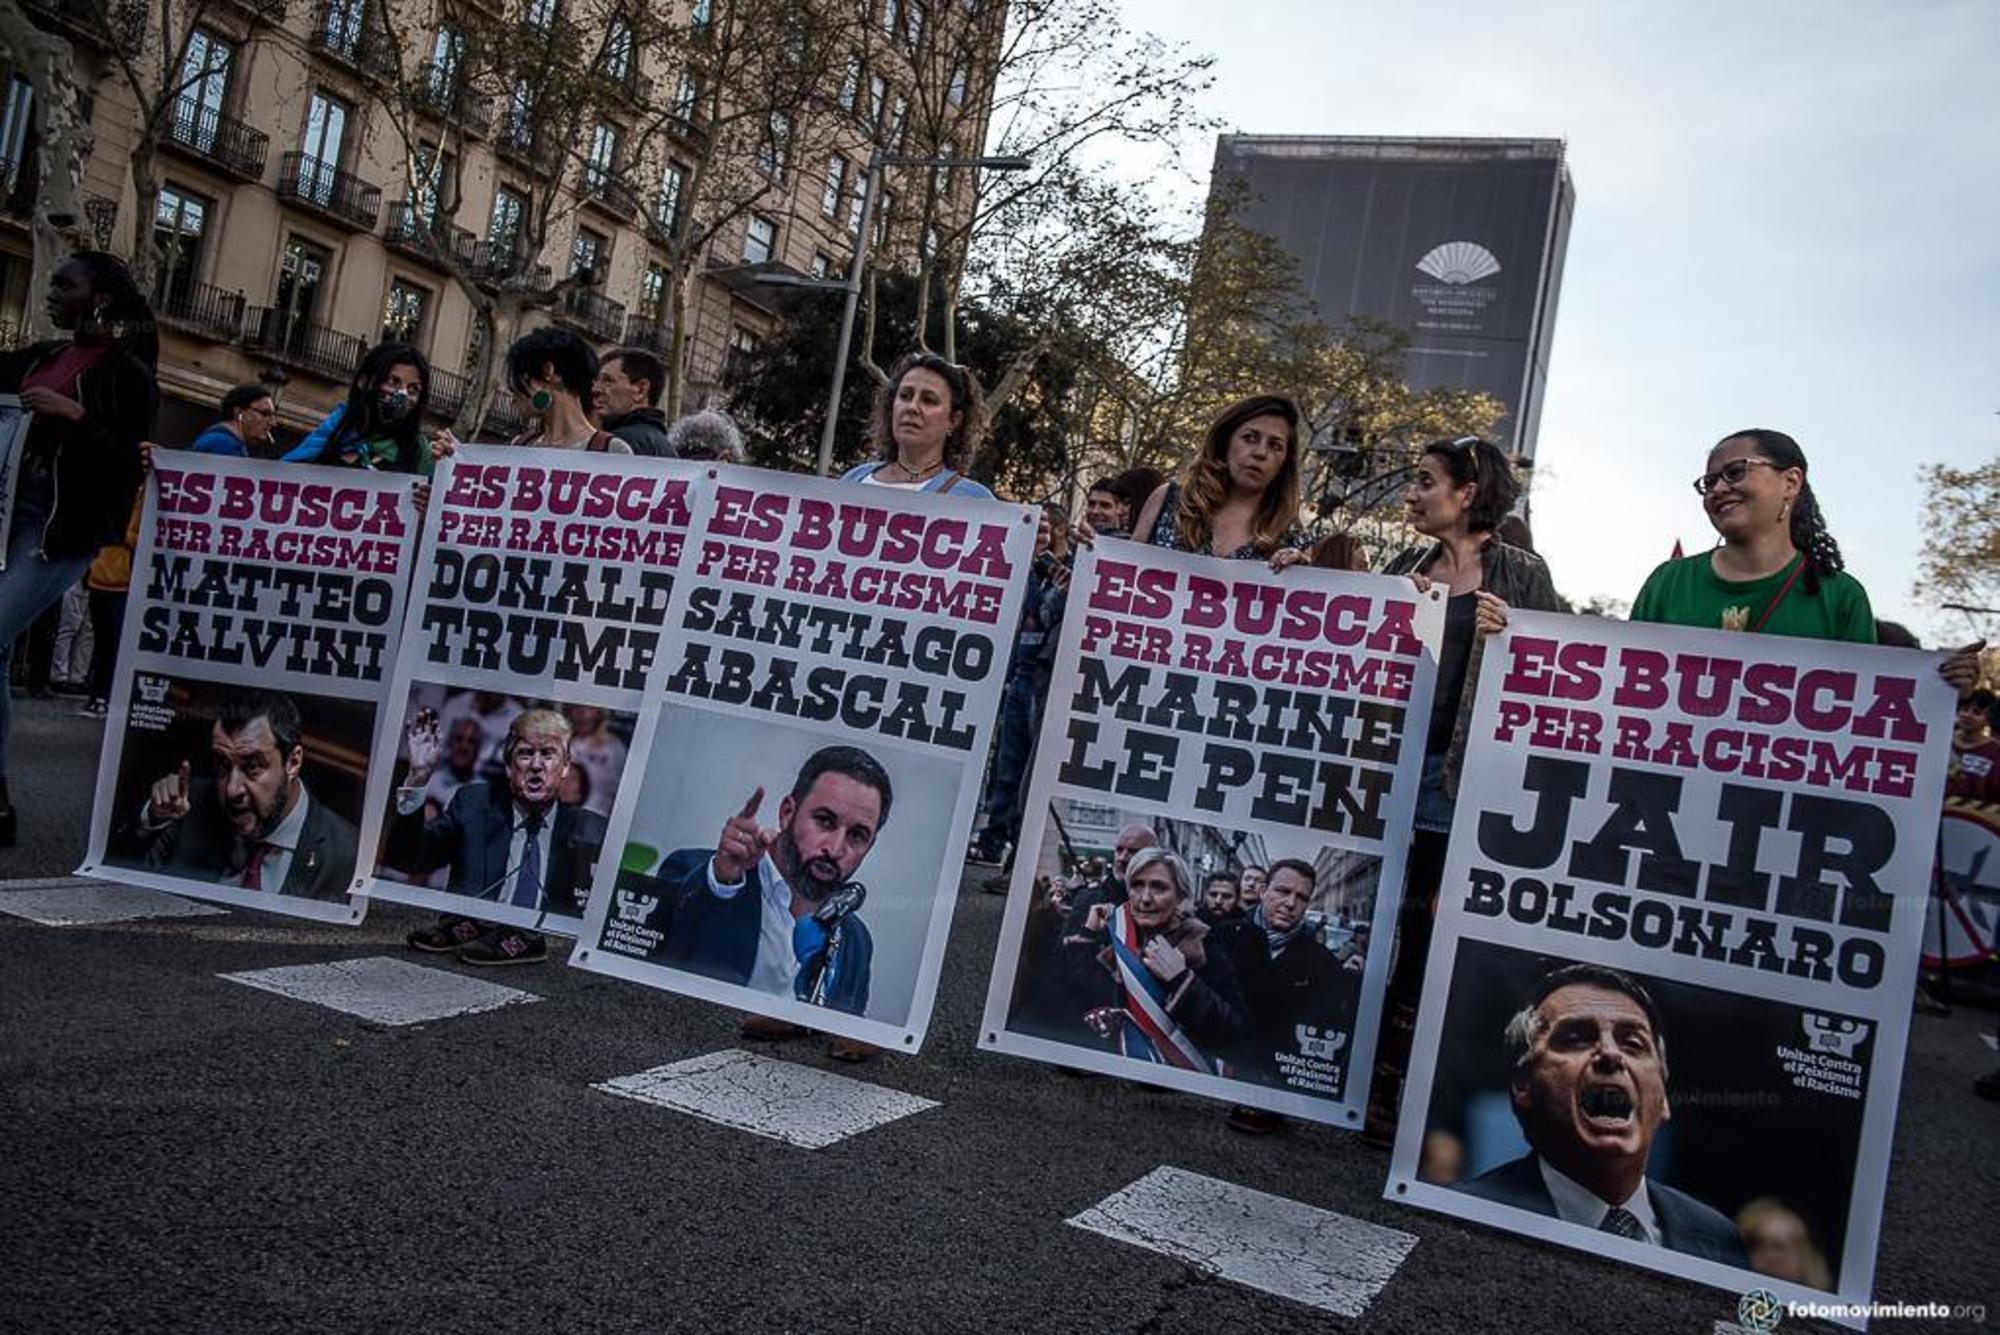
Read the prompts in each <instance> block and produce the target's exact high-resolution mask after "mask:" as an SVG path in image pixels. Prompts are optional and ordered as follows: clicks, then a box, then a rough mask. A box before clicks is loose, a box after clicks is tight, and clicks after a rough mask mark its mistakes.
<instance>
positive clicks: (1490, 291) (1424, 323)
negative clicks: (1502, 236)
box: [1410, 241, 1500, 334]
mask: <svg viewBox="0 0 2000 1335" xmlns="http://www.w3.org/2000/svg"><path fill="white" fill-rule="evenodd" d="M1417 272H1418V273H1421V274H1422V275H1424V277H1426V278H1428V279H1430V280H1431V281H1430V282H1427V283H1418V284H1416V285H1415V286H1414V287H1412V288H1411V289H1410V296H1411V297H1413V298H1414V299H1415V300H1416V303H1417V305H1418V307H1419V309H1420V314H1419V315H1418V317H1417V320H1416V327H1417V328H1418V329H1420V330H1429V331H1432V332H1436V333H1443V334H1483V333H1485V332H1486V308H1487V307H1489V306H1491V305H1492V304H1493V302H1494V300H1495V299H1496V298H1497V297H1498V296H1499V295H1500V286H1499V284H1497V283H1486V282H1483V281H1482V280H1484V279H1488V278H1491V277H1492V276H1493V275H1494V274H1497V273H1499V272H1500V261H1499V260H1497V259H1495V258H1494V255H1493V252H1492V251H1490V250H1488V249H1487V248H1486V247H1484V246H1482V245H1480V244H1479V243H1478V242H1477V241H1447V242H1445V243H1444V244H1443V245H1439V246H1432V247H1431V248H1430V250H1428V251H1426V252H1425V254H1424V257H1423V258H1422V259H1420V260H1418V261H1417Z"/></svg>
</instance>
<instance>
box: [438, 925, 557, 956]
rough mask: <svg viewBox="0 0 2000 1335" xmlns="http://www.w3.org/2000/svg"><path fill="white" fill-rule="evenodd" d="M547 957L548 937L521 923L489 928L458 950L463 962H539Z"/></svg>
mask: <svg viewBox="0 0 2000 1335" xmlns="http://www.w3.org/2000/svg"><path fill="white" fill-rule="evenodd" d="M548 957H549V943H548V939H547V938H546V937H544V936H543V935H542V934H541V933H540V932H524V931H522V930H521V929H520V928H519V927H494V928H490V929H489V930H487V931H486V932H485V933H484V934H482V935H481V936H479V937H478V938H477V939H476V940H473V941H469V942H467V943H466V944H465V945H463V946H461V947H459V951H458V962H459V963H460V964H540V963H541V962H542V961H543V960H545V959H547V958H548Z"/></svg>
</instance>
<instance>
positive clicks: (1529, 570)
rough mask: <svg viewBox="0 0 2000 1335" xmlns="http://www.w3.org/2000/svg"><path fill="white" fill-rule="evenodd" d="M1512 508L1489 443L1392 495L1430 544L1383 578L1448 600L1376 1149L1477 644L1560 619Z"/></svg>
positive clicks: (1513, 482) (1372, 1126)
mask: <svg viewBox="0 0 2000 1335" xmlns="http://www.w3.org/2000/svg"><path fill="white" fill-rule="evenodd" d="M1520 498H1521V481H1520V479H1519V478H1518V477H1517V476H1516V475H1515V473H1514V468H1513V465H1512V464H1511V463H1510V462H1509V461H1508V459H1507V456H1506V455H1505V454H1503V453H1502V452H1501V451H1500V448H1499V447H1498V446H1496V445H1494V444H1493V443H1492V442H1491V441H1486V440H1481V439H1480V438H1479V437H1477V436H1460V437H1458V438H1457V439H1456V440H1438V441H1433V442H1431V443H1430V444H1429V445H1427V446H1425V447H1424V452H1423V454H1422V455H1421V456H1419V458H1418V460H1417V465H1416V472H1415V476H1414V477H1413V478H1412V479H1411V481H1410V485H1409V487H1408V488H1407V489H1406V490H1405V491H1404V493H1403V508H1404V513H1405V515H1406V517H1407V518H1408V520H1409V523H1410V527H1411V528H1414V529H1415V530H1416V531H1417V532H1419V533H1421V534H1423V535H1424V536H1425V537H1427V538H1430V539H1431V542H1430V543H1429V544H1428V545H1420V546H1416V547H1412V548H1409V549H1408V550H1406V551H1404V552H1403V553H1402V554H1400V555H1399V556H1397V557H1396V558H1395V559H1394V560H1392V561H1390V562H1389V564H1388V566H1387V568H1386V569H1385V570H1384V571H1383V573H1384V574H1389V575H1408V576H1410V577H1411V578H1412V579H1414V580H1415V581H1416V583H1417V586H1418V587H1419V588H1420V589H1428V588H1429V587H1431V585H1433V584H1439V585H1442V586H1444V588H1445V590H1446V591H1447V593H1448V595H1449V596H1448V597H1447V599H1446V601H1445V619H1444V641H1443V643H1442V644H1441V645H1440V646H1439V651H1438V671H1437V686H1436V689H1435V691H1434V693H1433V694H1432V696H1431V717H1430V730H1429V733H1428V734H1427V736H1426V738H1425V742H1424V768H1423V774H1422V778H1421V781H1420V782H1419V784H1418V787H1417V815H1416V836H1415V838H1414V839H1413V840H1412V841H1411V845H1410V863H1409V872H1408V874H1407V875H1406V876H1405V878H1404V884H1403V907H1402V913H1401V922H1400V924H1399V930H1398V944H1397V947H1396V962H1395V967H1394V969H1393V971H1392V972H1391V973H1390V976H1389V992H1388V1006H1387V1009H1386V1017H1387V1018H1386V1023H1385V1024H1384V1026H1383V1034H1382V1045H1381V1047H1380V1048H1379V1049H1378V1056H1377V1058H1376V1064H1375V1081H1374V1085H1373V1088H1372V1089H1371V1091H1370V1095H1369V1107H1368V1127H1367V1135H1368V1137H1369V1139H1370V1140H1372V1141H1379V1142H1381V1143H1387V1141H1388V1139H1389V1137H1390V1136H1392V1135H1393V1133H1394V1127H1395V1111H1396V1102H1397V1100H1398V1098H1399V1097H1400V1094H1401V1090H1402V1084H1403V1072H1404V1069H1405V1067H1406V1066H1407V1064H1408V1061H1409V1051H1410V1041H1411V1038H1412V1036H1413V1035H1414V1033H1415V1031H1416V1019H1417V999H1418V996H1419V995H1420V994H1421V992H1422V989H1423V971H1424V961H1425V959H1426V957H1428V955H1429V954H1430V937H1431V925H1432V923H1433V922H1434V921H1435V919H1436V913H1437V904H1436V901H1437V891H1438V882H1439V881H1440V879H1441V878H1442V877H1443V875H1444V856H1445V849H1446V846H1447V844H1448V842H1449V838H1450V832H1451V816H1452V807H1453V805H1454V803H1455V801H1456V799H1457V796H1458V771H1459V766H1460V763H1461V762H1462V761H1463V760H1464V758H1465V739H1466V729H1467V725H1468V723H1469V720H1470V718H1471V715H1472V699H1473V693H1474V691H1475V689H1476V688H1477V685H1478V681H1479V660H1480V656H1481V648H1482V645H1483V643H1484V637H1485V636H1487V635H1490V634H1492V633H1494V632H1495V631H1497V630H1499V629H1500V628H1501V627H1502V626H1504V625H1506V623H1507V609H1508V608H1509V607H1521V608H1526V609H1528V610H1530V611H1536V612H1554V611H1559V610H1561V609H1560V605H1559V604H1558V603H1557V602H1556V590H1555V584H1554V582H1553V581H1552V580H1550V578H1549V568H1548V566H1547V565H1545V564H1544V563H1543V561H1542V558H1541V557H1539V556H1537V555H1535V554H1534V553H1533V552H1531V551H1526V550H1524V549H1522V548H1519V547H1514V546H1511V545H1509V544H1508V543H1506V542H1503V541H1502V540H1501V539H1500V537H1499V536H1498V534H1497V533H1496V531H1495V530H1497V529H1498V528H1499V527H1500V523H1501V521H1502V520H1504V519H1506V518H1507V516H1508V515H1509V514H1510V513H1512V511H1513V509H1514V504H1515V502H1516V501H1518V500H1520Z"/></svg>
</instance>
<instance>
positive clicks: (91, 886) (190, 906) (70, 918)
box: [0, 876, 228, 927]
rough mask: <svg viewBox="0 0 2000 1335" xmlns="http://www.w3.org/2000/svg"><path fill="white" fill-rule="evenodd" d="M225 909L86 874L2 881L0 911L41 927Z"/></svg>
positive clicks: (204, 914)
mask: <svg viewBox="0 0 2000 1335" xmlns="http://www.w3.org/2000/svg"><path fill="white" fill-rule="evenodd" d="M227 912H228V910H227V909H220V908H217V907H216V906H215V905H213V904H201V903H197V902H196V901H194V900H192V899H182V898H181V897H180V896H179V895H170V894H168V893H166V892H165V891H164V890H142V889H140V888H139V887H138V886H136V885H113V884H109V883H107V882H104V881H95V880H91V879H90V878H89V877H85V876H58V877H44V878H40V879H32V880H23V881H0V913H11V914H12V915H14V916H15V917H16V918H26V919H27V920H28V921H30V922H37V923H40V924H41V925H42V926H44V927H95V926H98V925H99V924H102V923H108V922H135V921H137V920H138V919H141V918H207V917H212V916H215V915H218V914H226V913H227Z"/></svg>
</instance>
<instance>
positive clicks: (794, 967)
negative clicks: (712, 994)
mask: <svg viewBox="0 0 2000 1335" xmlns="http://www.w3.org/2000/svg"><path fill="white" fill-rule="evenodd" d="M764 799H765V793H764V789H763V788H761V787H760V788H758V789H757V790H756V791H755V792H753V793H751V794H750V796H749V798H748V799H747V800H746V801H745V802H744V803H743V806H742V809H741V810H739V811H738V812H737V813H736V814H735V815H733V816H731V817H730V818H729V819H728V820H727V821H726V822H724V824H723V827H722V833H721V834H720V836H719V837H718V838H717V840H716V845H715V847H714V848H686V849H682V850H680V851H679V852H677V853H673V854H671V855H669V856H668V857H667V858H666V859H665V861H663V862H662V863H661V864H660V869H659V873H658V876H657V877H656V878H653V885H652V886H651V887H648V888H649V889H651V890H652V892H653V893H654V894H657V895H659V896H661V897H663V898H665V897H671V898H670V900H669V902H671V903H672V904H673V906H674V908H673V915H672V918H671V922H672V927H671V929H670V930H669V932H668V934H667V938H666V941H665V943H664V944H663V946H662V947H661V951H660V955H659V962H660V963H663V964H668V965H671V966H673V967H675V968H681V969H686V970H688V971H689V972H690V973H698V974H701V975H703V976H705V977H709V978H714V979H717V980H719V981H721V982H725V983H734V984H736V985H738V986H740V987H749V988H754V989H756V990H757V991H760V992H768V993H770V994H772V995H774V996H785V997H792V998H794V999H796V1000H799V1001H803V1002H806V1003H807V1004H809V1005H814V1006H826V1007H829V1008H831V1009H833V1010H841V1011H847V1012H849V1013H851V1014H855V1015H859V1014H861V1013H862V1012H863V1011H865V1010H866V1009H867V1006H868V981H869V971H870V966H871V962H872V959H873V956H874V943H873V940H872V939H871V938H870V936H869V934H868V928H867V925H866V924H865V923H863V922H862V920H861V915H860V910H861V906H862V904H863V903H864V902H865V901H866V899H867V897H868V891H867V888H866V887H865V886H863V885H862V884H861V882H859V881H857V880H855V879H854V876H855V873H857V872H858V871H860V869H861V864H862V862H863V861H864V860H865V859H866V858H867V856H868V852H869V850H870V849H872V848H873V847H874V846H875V841H876V839H877V838H878V837H879V836H880V835H881V833H882V827H883V826H884V825H885V824H887V823H888V820H889V808H890V804H891V802H892V800H893V791H892V788H891V785H890V782H889V772H888V771H887V770H886V769H884V768H883V766H882V764H881V763H880V762H879V761H877V760H876V759H875V757H873V756H871V755H869V754H868V753H867V752H866V751H863V750H861V749H860V748H859V747H854V746H828V747H822V748H821V749H819V750H817V751H815V752H813V753H812V755H810V756H809V757H807V759H806V762H805V764H804V765H803V766H801V767H800V769H799V773H798V777H797V778H796V779H795V780H794V781H793V783H792V786H791V791H790V792H788V793H787V794H786V795H785V796H784V797H783V798H782V799H781V800H780V801H779V803H778V824H777V825H776V827H771V826H766V825H763V824H762V823H761V822H760V813H761V811H762V808H763V805H764ZM639 879H643V878H628V879H627V882H626V883H627V884H630V883H631V882H632V881H633V880H639Z"/></svg>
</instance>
